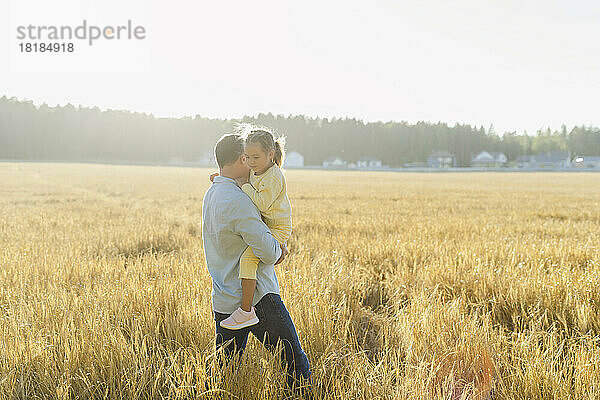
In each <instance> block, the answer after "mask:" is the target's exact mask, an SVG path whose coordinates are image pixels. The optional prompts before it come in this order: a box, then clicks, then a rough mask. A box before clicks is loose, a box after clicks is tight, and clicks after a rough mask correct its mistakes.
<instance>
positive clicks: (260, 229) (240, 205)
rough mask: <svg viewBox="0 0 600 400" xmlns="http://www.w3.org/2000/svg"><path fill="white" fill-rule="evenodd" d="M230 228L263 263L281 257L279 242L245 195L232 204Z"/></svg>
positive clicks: (272, 262) (270, 262) (273, 262)
mask: <svg viewBox="0 0 600 400" xmlns="http://www.w3.org/2000/svg"><path fill="white" fill-rule="evenodd" d="M230 211H231V230H232V231H233V232H235V233H238V234H240V235H241V236H242V238H243V239H244V242H246V244H247V245H248V246H250V247H251V248H252V251H253V252H254V254H255V255H256V256H257V257H258V258H259V259H260V260H261V261H262V262H263V263H265V264H267V265H270V264H275V262H276V261H277V260H278V259H279V257H281V248H280V247H279V242H278V241H277V239H275V238H274V237H273V235H272V234H271V231H270V230H269V227H267V225H265V223H264V222H263V221H262V219H261V218H260V214H259V213H258V210H257V209H256V207H255V206H254V204H252V202H251V201H250V199H249V198H248V197H246V196H244V198H242V199H240V201H237V202H236V203H235V204H232V207H231V209H230Z"/></svg>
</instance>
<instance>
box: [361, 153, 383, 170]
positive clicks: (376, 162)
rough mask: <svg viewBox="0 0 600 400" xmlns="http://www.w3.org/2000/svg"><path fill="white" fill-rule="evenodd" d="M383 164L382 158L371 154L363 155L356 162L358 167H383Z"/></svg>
mask: <svg viewBox="0 0 600 400" xmlns="http://www.w3.org/2000/svg"><path fill="white" fill-rule="evenodd" d="M381 166H382V164H381V160H380V159H378V158H375V157H370V156H365V157H361V159H360V160H358V161H357V162H356V167H357V168H381Z"/></svg>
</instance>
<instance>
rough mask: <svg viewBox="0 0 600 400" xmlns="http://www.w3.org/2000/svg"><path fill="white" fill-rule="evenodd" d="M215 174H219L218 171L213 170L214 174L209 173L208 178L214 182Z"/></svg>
mask: <svg viewBox="0 0 600 400" xmlns="http://www.w3.org/2000/svg"><path fill="white" fill-rule="evenodd" d="M215 176H219V173H218V172H215V173H214V174H211V175H210V178H209V179H210V181H211V182H214V180H215Z"/></svg>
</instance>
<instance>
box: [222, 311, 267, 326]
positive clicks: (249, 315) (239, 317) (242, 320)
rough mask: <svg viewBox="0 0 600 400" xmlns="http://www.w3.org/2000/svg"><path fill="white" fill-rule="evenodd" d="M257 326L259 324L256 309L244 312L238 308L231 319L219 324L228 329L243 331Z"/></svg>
mask: <svg viewBox="0 0 600 400" xmlns="http://www.w3.org/2000/svg"><path fill="white" fill-rule="evenodd" d="M256 324H258V317H257V316H256V312H254V307H252V308H251V309H250V311H244V310H242V308H241V307H238V309H237V310H235V311H234V312H233V313H232V314H231V315H230V316H229V317H227V318H225V319H224V320H223V321H221V322H220V323H219V325H221V326H222V327H223V328H227V329H242V328H245V327H247V326H252V325H256Z"/></svg>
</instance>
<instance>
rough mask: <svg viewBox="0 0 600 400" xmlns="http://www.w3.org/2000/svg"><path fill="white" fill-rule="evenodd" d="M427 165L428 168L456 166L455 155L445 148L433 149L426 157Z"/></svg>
mask: <svg viewBox="0 0 600 400" xmlns="http://www.w3.org/2000/svg"><path fill="white" fill-rule="evenodd" d="M427 166H428V167H430V168H450V167H456V157H455V156H454V154H452V153H448V152H447V151H445V150H438V151H434V152H433V153H431V154H430V155H429V157H427Z"/></svg>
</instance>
